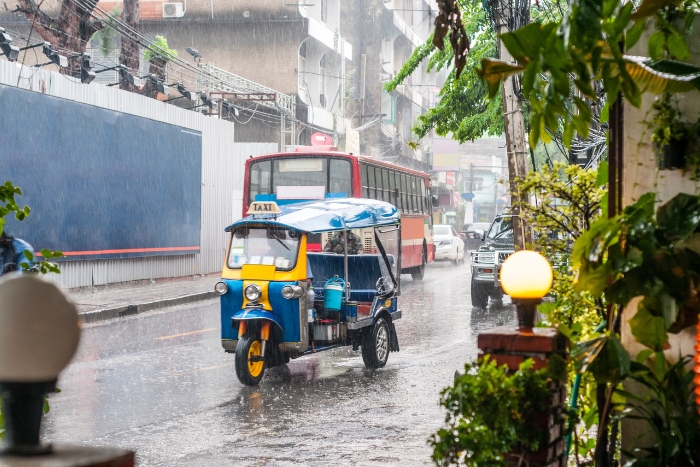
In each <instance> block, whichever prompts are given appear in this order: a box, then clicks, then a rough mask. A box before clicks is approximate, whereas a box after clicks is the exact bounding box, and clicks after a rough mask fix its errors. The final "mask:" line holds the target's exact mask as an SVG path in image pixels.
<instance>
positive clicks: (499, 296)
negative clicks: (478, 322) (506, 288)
mask: <svg viewBox="0 0 700 467" xmlns="http://www.w3.org/2000/svg"><path fill="white" fill-rule="evenodd" d="M491 298H492V299H493V300H495V301H498V302H500V301H501V300H503V289H502V288H500V287H498V288H496V287H494V289H493V291H492V292H491Z"/></svg>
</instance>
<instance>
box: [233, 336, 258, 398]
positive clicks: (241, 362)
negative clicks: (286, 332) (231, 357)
mask: <svg viewBox="0 0 700 467" xmlns="http://www.w3.org/2000/svg"><path fill="white" fill-rule="evenodd" d="M260 346H261V342H260V340H259V339H258V337H257V336H255V335H254V334H253V333H251V332H246V333H245V335H243V337H241V338H240V340H239V341H238V345H236V376H238V381H240V382H241V383H243V384H245V385H246V386H255V385H257V384H258V383H259V382H260V380H262V378H263V375H264V374H265V362H264V361H262V362H249V358H250V356H251V353H252V354H253V355H254V354H256V353H257V354H258V355H259V353H260ZM256 363H257V364H258V365H256ZM260 364H261V365H262V366H261V367H260V366H259V365H260Z"/></svg>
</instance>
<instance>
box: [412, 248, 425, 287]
mask: <svg viewBox="0 0 700 467" xmlns="http://www.w3.org/2000/svg"><path fill="white" fill-rule="evenodd" d="M425 263H426V260H425V251H423V256H422V257H421V261H420V266H416V267H415V268H413V270H412V271H411V277H412V278H413V280H414V281H422V280H423V277H425Z"/></svg>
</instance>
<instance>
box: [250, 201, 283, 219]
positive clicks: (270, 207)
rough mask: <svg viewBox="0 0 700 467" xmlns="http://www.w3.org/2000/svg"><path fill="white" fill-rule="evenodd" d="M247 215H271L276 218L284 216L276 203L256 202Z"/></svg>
mask: <svg viewBox="0 0 700 467" xmlns="http://www.w3.org/2000/svg"><path fill="white" fill-rule="evenodd" d="M246 214H247V215H249V216H255V215H269V214H272V215H275V216H276V215H278V214H282V211H280V208H279V206H277V203H275V202H274V201H255V202H253V203H252V204H251V205H250V207H249V208H248V212H247V213H246Z"/></svg>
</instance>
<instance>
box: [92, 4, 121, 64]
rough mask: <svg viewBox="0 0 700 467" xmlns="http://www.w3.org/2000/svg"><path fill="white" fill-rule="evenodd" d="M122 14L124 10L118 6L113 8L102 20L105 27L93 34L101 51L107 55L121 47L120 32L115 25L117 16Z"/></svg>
mask: <svg viewBox="0 0 700 467" xmlns="http://www.w3.org/2000/svg"><path fill="white" fill-rule="evenodd" d="M121 14H122V11H121V9H120V8H119V7H118V6H115V7H114V8H112V11H111V12H110V13H109V15H108V17H107V18H105V19H103V20H102V22H103V23H104V25H105V27H104V28H102V29H100V30H99V31H97V32H96V33H95V34H93V35H92V38H91V40H92V41H93V42H97V43H98V44H99V47H100V52H102V55H103V56H105V57H107V56H109V55H110V54H111V53H113V52H114V51H115V50H117V49H118V48H119V33H118V32H117V30H116V29H115V27H114V26H115V23H116V21H115V18H118V17H120V16H121Z"/></svg>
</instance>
